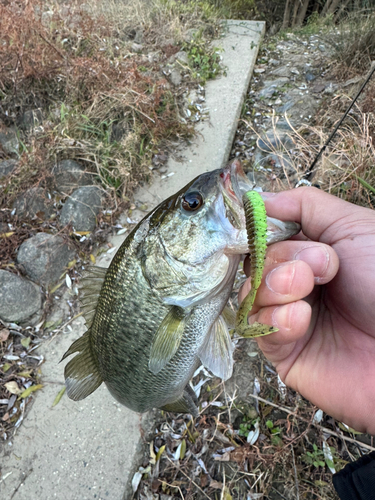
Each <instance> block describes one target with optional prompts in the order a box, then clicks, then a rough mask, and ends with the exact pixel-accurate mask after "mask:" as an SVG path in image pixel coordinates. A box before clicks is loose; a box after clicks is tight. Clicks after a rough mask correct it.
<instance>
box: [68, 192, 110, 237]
mask: <svg viewBox="0 0 375 500" xmlns="http://www.w3.org/2000/svg"><path fill="white" fill-rule="evenodd" d="M102 197H103V196H102V191H101V190H100V189H99V188H98V187H95V186H84V187H81V188H79V189H76V190H75V191H74V192H73V193H72V194H71V196H70V197H69V198H68V199H67V201H66V202H65V205H64V206H63V208H62V210H61V215H60V223H61V225H63V226H66V225H67V224H69V223H71V224H72V226H73V228H74V229H75V230H76V231H93V230H94V229H95V226H96V216H97V215H98V213H99V212H100V209H101V207H102Z"/></svg>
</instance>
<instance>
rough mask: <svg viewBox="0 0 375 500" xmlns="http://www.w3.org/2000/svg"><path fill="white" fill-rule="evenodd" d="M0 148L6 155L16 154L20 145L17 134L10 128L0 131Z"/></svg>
mask: <svg viewBox="0 0 375 500" xmlns="http://www.w3.org/2000/svg"><path fill="white" fill-rule="evenodd" d="M0 146H1V147H2V148H3V151H4V153H6V154H18V151H19V148H20V145H19V141H18V137H17V132H16V131H15V130H14V129H12V128H7V129H5V130H4V129H2V130H0Z"/></svg>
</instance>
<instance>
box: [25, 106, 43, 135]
mask: <svg viewBox="0 0 375 500" xmlns="http://www.w3.org/2000/svg"><path fill="white" fill-rule="evenodd" d="M42 121H43V113H42V110H41V109H40V108H38V109H31V110H29V111H25V113H24V114H23V115H22V117H21V119H20V123H19V126H20V128H22V129H23V130H27V131H32V130H33V129H34V128H35V127H37V126H38V125H40V124H41V123H42Z"/></svg>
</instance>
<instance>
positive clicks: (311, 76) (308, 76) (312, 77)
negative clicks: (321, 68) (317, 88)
mask: <svg viewBox="0 0 375 500" xmlns="http://www.w3.org/2000/svg"><path fill="white" fill-rule="evenodd" d="M315 79H316V75H314V73H312V72H311V71H306V73H305V80H306V82H307V83H310V82H313V81H314V80H315Z"/></svg>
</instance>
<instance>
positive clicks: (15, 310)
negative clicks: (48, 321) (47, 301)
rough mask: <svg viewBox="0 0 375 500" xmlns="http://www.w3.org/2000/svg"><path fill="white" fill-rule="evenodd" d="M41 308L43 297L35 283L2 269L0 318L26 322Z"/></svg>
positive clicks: (0, 276)
mask: <svg viewBox="0 0 375 500" xmlns="http://www.w3.org/2000/svg"><path fill="white" fill-rule="evenodd" d="M41 307H42V297H41V293H40V290H39V287H38V286H37V285H36V284H35V283H32V282H31V281H29V280H26V279H25V278H21V277H20V276H17V275H16V274H13V273H10V272H9V271H4V270H2V269H0V318H1V319H2V320H3V321H9V322H13V323H22V322H25V321H27V320H29V319H31V318H33V316H35V315H36V314H37V313H38V312H39V311H40V309H41Z"/></svg>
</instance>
